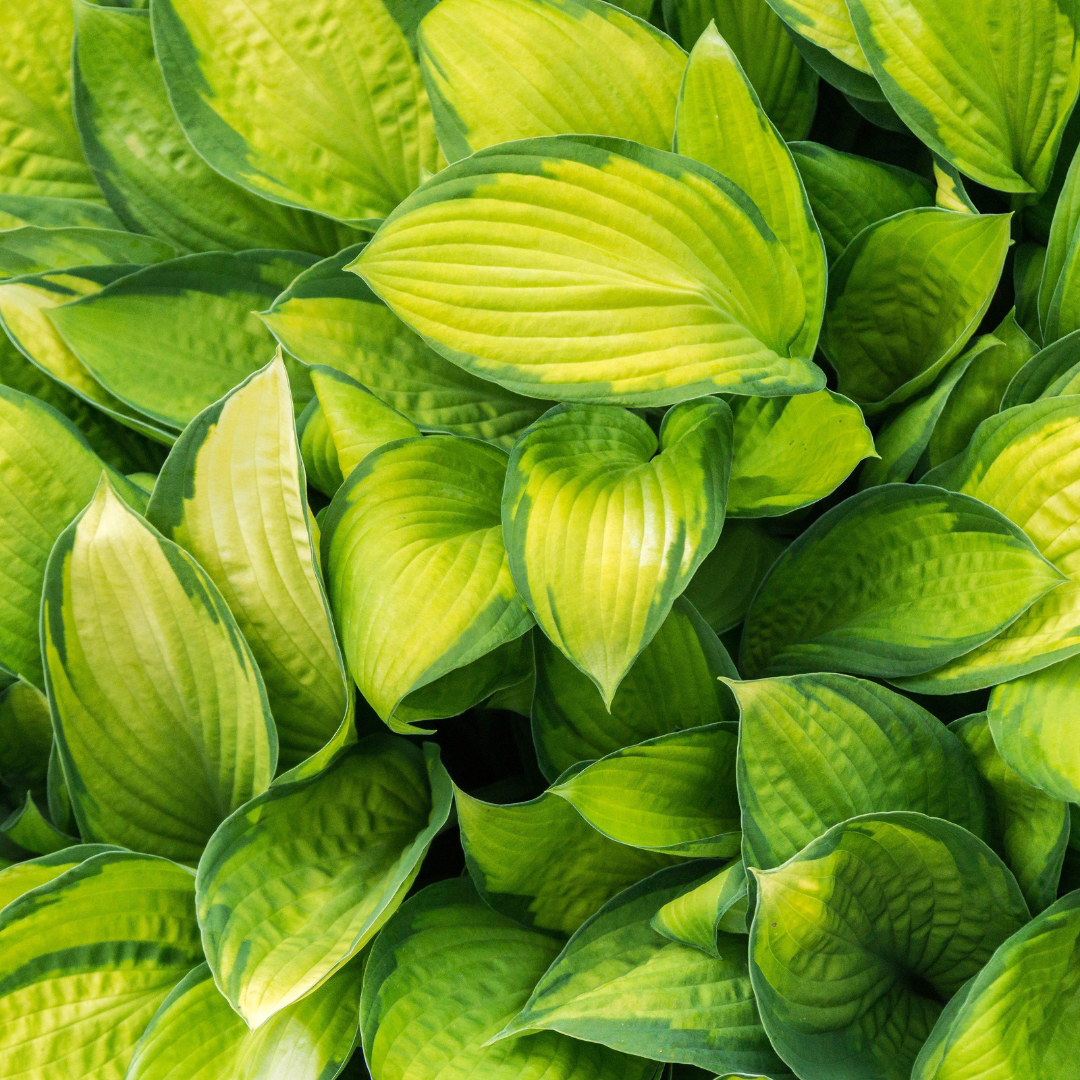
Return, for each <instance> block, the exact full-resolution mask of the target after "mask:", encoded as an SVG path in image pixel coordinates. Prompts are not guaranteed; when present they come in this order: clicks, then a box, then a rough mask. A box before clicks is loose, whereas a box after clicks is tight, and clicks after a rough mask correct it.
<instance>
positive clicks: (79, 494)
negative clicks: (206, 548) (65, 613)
mask: <svg viewBox="0 0 1080 1080" xmlns="http://www.w3.org/2000/svg"><path fill="white" fill-rule="evenodd" d="M105 468H106V466H105V463H104V462H103V461H102V460H101V459H100V458H99V457H98V456H97V454H95V453H94V452H93V450H91V449H90V447H89V445H88V444H87V442H86V440H85V439H84V438H83V437H82V436H81V435H80V434H79V432H78V430H77V429H76V428H75V427H74V425H73V424H71V423H70V422H69V421H68V420H66V419H65V418H64V417H62V416H61V415H60V414H59V413H58V412H56V411H55V410H54V409H52V408H50V407H49V406H48V405H46V404H44V403H43V402H40V401H38V400H37V399H36V398H32V397H28V396H27V395H26V394H20V393H19V392H18V391H16V390H9V389H8V388H7V387H6V386H0V469H2V472H3V481H4V482H3V485H2V486H0V550H2V551H3V552H4V553H5V558H4V559H3V562H2V564H0V664H3V665H4V666H5V667H6V668H7V669H8V670H9V671H11V672H13V673H15V674H19V675H22V676H23V677H24V678H25V679H26V680H27V681H28V682H31V683H33V684H34V685H35V686H38V687H44V685H45V684H44V682H43V679H44V675H43V673H42V668H41V642H40V637H39V628H38V615H39V612H40V607H41V588H42V584H43V582H44V580H45V564H46V562H47V561H48V558H49V552H50V550H51V549H52V546H53V543H54V542H55V540H56V538H57V537H58V536H59V535H60V533H61V532H63V530H64V529H65V528H67V526H68V525H69V524H70V522H71V520H72V518H74V517H75V515H76V514H77V513H78V512H79V511H80V510H81V509H82V508H83V507H84V506H85V505H86V504H87V503H88V502H89V501H90V498H91V496H92V495H93V494H94V489H95V488H96V487H97V484H98V481H99V480H100V479H101V472H102V469H105ZM109 472H110V476H111V478H112V480H113V482H114V483H115V484H116V486H117V488H118V489H119V490H120V491H121V492H122V493H123V495H124V497H125V498H126V499H129V500H131V501H132V502H133V503H134V504H135V505H136V506H138V507H140V508H141V507H143V506H145V504H146V499H145V496H144V495H142V494H141V493H140V492H139V491H138V489H137V488H135V486H134V485H133V484H131V483H129V482H128V481H127V480H125V479H124V478H123V477H122V476H120V475H119V473H115V472H112V470H109Z"/></svg>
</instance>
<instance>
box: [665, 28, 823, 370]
mask: <svg viewBox="0 0 1080 1080" xmlns="http://www.w3.org/2000/svg"><path fill="white" fill-rule="evenodd" d="M675 150H676V152H677V153H680V154H684V155H685V156H686V157H691V158H693V159H694V160H695V161H700V162H702V163H704V164H705V165H708V166H710V167H711V168H713V169H715V170H716V171H717V172H718V173H720V174H721V175H723V176H726V177H727V178H728V179H729V180H733V181H734V182H735V183H736V184H738V185H739V187H741V188H742V189H743V191H745V192H746V194H747V195H749V196H750V198H751V200H752V201H753V203H754V205H755V206H756V207H757V208H758V209H759V210H760V211H761V215H762V217H764V218H765V223H766V224H767V225H768V226H769V228H770V229H771V230H772V231H773V233H774V234H775V235H776V238H777V240H779V241H780V243H781V244H783V245H784V247H785V248H787V251H788V254H790V255H791V258H792V261H793V262H794V263H795V269H796V270H797V271H798V274H799V279H800V281H801V282H802V288H803V295H804V296H805V298H806V321H805V322H804V323H803V327H802V331H801V332H800V334H799V335H798V337H796V338H795V339H794V341H792V343H791V350H792V352H794V353H795V355H797V356H808V357H810V356H813V355H814V349H815V348H816V347H817V340H818V334H819V333H820V331H821V318H822V315H823V313H824V308H825V290H826V277H827V274H826V269H825V248H824V246H823V245H822V242H821V235H820V233H819V232H818V229H817V225H816V223H815V222H814V215H813V213H812V212H811V210H810V203H809V201H808V200H807V197H806V191H805V190H804V189H803V183H802V180H801V178H800V177H799V170H798V168H796V165H795V159H794V158H793V157H792V156H791V151H790V150H788V148H787V144H786V143H785V142H784V139H783V137H782V136H781V135H780V132H779V131H777V130H776V128H775V127H774V126H773V124H772V122H771V121H770V120H769V118H768V117H767V116H766V114H765V113H764V111H763V110H762V108H761V104H760V102H759V100H758V96H757V94H756V93H755V92H754V88H753V87H752V86H751V84H750V81H749V79H748V78H747V76H746V74H745V72H744V71H743V69H742V66H741V65H740V64H739V61H738V59H737V58H736V56H735V53H734V51H733V50H732V48H731V46H730V45H729V44H728V43H727V42H726V41H725V40H724V39H723V38H722V37H721V36H720V34H719V33H718V32H717V30H716V27H715V26H709V27H708V28H707V29H706V30H705V32H704V33H703V34H702V35H701V37H700V38H699V39H698V42H697V44H696V45H695V46H694V49H693V52H692V53H691V54H690V63H689V65H688V66H687V69H686V78H685V79H684V80H683V85H682V91H681V93H680V95H679V117H678V123H677V125H676V130H675Z"/></svg>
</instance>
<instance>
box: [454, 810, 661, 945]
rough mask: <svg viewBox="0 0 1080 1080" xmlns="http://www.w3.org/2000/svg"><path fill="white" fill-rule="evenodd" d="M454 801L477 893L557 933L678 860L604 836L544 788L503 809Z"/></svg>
mask: <svg viewBox="0 0 1080 1080" xmlns="http://www.w3.org/2000/svg"><path fill="white" fill-rule="evenodd" d="M455 802H456V805H457V814H458V824H459V825H460V826H461V844H462V847H464V849H465V862H466V865H467V866H468V868H469V874H470V875H471V877H472V879H473V883H474V884H475V885H476V888H477V891H478V892H479V893H480V895H481V896H482V897H483V898H484V900H485V901H486V902H487V903H488V904H490V905H491V906H492V907H493V908H494V909H495V910H496V911H499V912H502V914H504V915H507V916H509V917H510V918H512V919H516V920H517V921H518V922H520V923H521V924H522V925H524V926H530V927H535V928H536V929H537V930H543V931H545V932H546V933H549V934H553V935H555V936H560V935H570V934H572V933H573V932H574V931H575V930H576V929H577V928H578V927H579V926H580V925H581V924H582V923H583V922H584V921H585V920H586V919H587V918H588V917H589V916H590V915H592V914H593V913H594V912H595V911H596V910H597V909H598V908H599V907H600V906H601V905H602V904H604V903H606V902H607V901H608V900H610V899H611V898H612V897H613V896H614V895H615V894H616V893H618V892H620V891H621V890H622V889H625V888H626V887H627V886H628V885H632V884H634V882H636V881H640V880H641V879H642V878H646V877H648V876H649V875H650V874H652V873H654V872H655V871H657V870H659V869H660V868H661V867H664V866H669V865H670V864H671V863H672V862H675V861H676V859H675V857H674V856H671V855H665V854H662V853H660V852H654V851H647V850H644V849H639V848H633V847H628V846H627V845H625V844H620V843H617V842H616V841H614V840H610V839H608V837H606V836H604V834H603V833H601V832H599V831H598V830H596V829H594V828H593V827H592V826H591V825H590V824H589V823H588V822H587V821H586V820H585V819H584V818H583V817H582V816H581V815H580V814H579V813H578V812H577V811H576V810H575V809H574V808H573V806H571V804H570V803H569V802H567V801H566V800H565V799H563V798H560V797H559V795H558V794H556V793H555V792H554V791H552V790H550V789H549V790H548V791H546V792H544V794H543V795H541V796H540V797H539V798H536V799H532V800H530V801H529V802H522V803H507V804H499V803H488V802H481V801H480V800H479V799H474V798H473V797H472V796H470V795H466V794H465V792H463V791H461V790H460V789H456V790H455Z"/></svg>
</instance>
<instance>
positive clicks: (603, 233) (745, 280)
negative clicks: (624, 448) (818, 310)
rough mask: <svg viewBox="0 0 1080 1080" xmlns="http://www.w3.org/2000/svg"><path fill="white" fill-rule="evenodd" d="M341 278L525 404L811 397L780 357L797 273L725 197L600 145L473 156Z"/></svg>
mask: <svg viewBox="0 0 1080 1080" xmlns="http://www.w3.org/2000/svg"><path fill="white" fill-rule="evenodd" d="M350 268H351V269H354V270H355V271H356V272H357V273H359V274H360V275H361V276H362V277H363V278H364V280H365V281H366V282H367V283H368V285H369V286H371V288H372V289H373V291H374V292H376V293H377V294H378V295H379V296H380V297H382V299H383V300H385V301H386V303H387V304H389V306H390V307H391V308H392V309H393V310H394V311H395V312H396V313H397V314H398V315H399V316H401V318H402V319H404V321H405V322H406V323H408V324H409V325H410V326H411V327H412V328H413V329H414V330H416V331H417V332H419V333H420V334H422V335H423V336H424V337H425V338H427V340H428V341H429V342H430V343H431V344H432V345H433V346H434V347H435V348H436V349H437V350H438V351H439V352H441V353H442V354H443V355H444V356H446V357H447V358H449V359H450V360H452V361H454V363H456V364H459V365H460V366H462V367H464V368H465V369H466V370H467V371H470V372H472V373H474V374H477V375H480V376H481V377H484V378H488V379H491V380H493V381H495V382H498V383H500V384H501V385H502V386H505V387H507V388H509V389H511V390H514V391H516V392H519V393H523V394H527V395H530V396H537V397H548V396H550V397H556V398H561V399H563V400H585V401H608V402H615V403H619V404H635V405H663V404H671V403H672V402H676V401H682V400H685V399H686V398H692V397H697V396H699V395H701V394H708V393H715V392H717V391H729V392H733V393H742V394H764V395H785V394H792V393H807V392H810V391H813V390H818V389H821V387H822V386H823V385H824V377H823V375H822V373H821V371H820V369H818V368H817V367H816V366H815V365H814V364H813V363H811V362H810V360H809V358H806V357H801V356H800V355H799V354H798V353H794V355H793V354H792V352H790V351H789V349H790V345H791V343H792V342H793V341H794V340H796V339H797V338H798V336H799V335H800V334H801V333H802V332H803V328H804V326H805V324H806V322H807V320H808V319H809V318H811V316H810V315H808V304H807V301H806V299H805V297H804V296H803V291H802V287H801V285H800V283H799V278H798V272H797V270H796V268H795V265H794V263H793V262H792V259H791V256H790V255H789V254H788V253H787V249H786V248H784V247H783V245H782V244H780V243H779V242H778V241H777V240H776V238H775V236H774V235H773V234H772V232H771V230H770V229H769V228H768V226H767V225H765V223H764V221H763V219H762V218H761V217H760V215H759V213H758V212H757V211H756V209H755V208H754V206H753V204H752V203H750V202H749V201H748V199H747V198H746V196H745V195H744V193H743V192H742V191H741V189H738V188H736V187H734V186H733V185H732V184H731V182H730V181H728V180H725V179H724V178H723V177H721V176H720V175H719V174H718V173H715V172H713V170H711V169H709V168H708V167H707V166H704V165H700V164H697V163H695V162H691V161H690V160H689V159H687V158H681V157H673V156H670V155H668V154H665V153H663V152H662V151H659V150H653V149H650V148H647V147H641V146H635V145H633V144H630V143H625V142H621V141H619V140H616V139H607V138H600V137H586V136H580V137H577V138H570V137H564V136H553V137H548V138H543V139H527V140H524V141H522V142H516V143H507V144H504V145H501V146H494V147H489V148H488V149H486V150H481V151H479V152H478V153H476V154H474V155H472V156H471V157H469V158H466V159H465V160H463V161H460V162H457V163H456V164H454V165H452V166H450V167H449V168H448V169H444V170H443V171H442V172H441V173H439V174H438V175H437V176H436V177H434V178H433V179H432V180H431V181H429V182H428V183H426V184H425V185H424V187H423V189H422V190H421V191H418V192H416V193H415V194H414V195H412V196H410V198H409V199H407V200H406V201H405V202H404V203H403V204H402V205H401V206H400V207H399V208H398V209H397V210H396V211H395V212H394V213H393V214H392V215H391V216H390V217H389V218H388V219H387V220H386V222H384V224H383V226H382V228H381V229H380V230H379V232H378V233H377V234H376V235H375V237H374V239H373V240H372V241H371V243H369V244H368V246H367V247H366V248H365V249H364V251H363V252H362V254H361V255H360V257H359V258H358V259H357V260H356V262H355V263H353V264H352V265H351V267H350ZM598 320H599V321H598ZM598 330H599V331H600V332H598Z"/></svg>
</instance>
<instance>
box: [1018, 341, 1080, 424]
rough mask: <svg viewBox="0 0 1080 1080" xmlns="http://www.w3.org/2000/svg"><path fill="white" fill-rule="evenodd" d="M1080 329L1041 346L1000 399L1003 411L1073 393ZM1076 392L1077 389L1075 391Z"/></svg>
mask: <svg viewBox="0 0 1080 1080" xmlns="http://www.w3.org/2000/svg"><path fill="white" fill-rule="evenodd" d="M1077 346H1080V330H1074V331H1073V332H1072V333H1071V334H1067V335H1066V336H1065V337H1063V338H1058V340H1057V341H1054V342H1051V343H1050V344H1049V345H1047V346H1046V348H1045V349H1040V350H1039V351H1038V352H1037V353H1035V355H1034V356H1032V357H1031V358H1030V359H1029V360H1028V361H1027V363H1025V364H1024V366H1023V367H1022V368H1020V370H1019V371H1018V372H1017V373H1016V375H1015V376H1014V377H1013V379H1012V381H1011V382H1010V383H1009V385H1008V387H1007V388H1006V390H1005V393H1004V394H1003V395H1002V398H1001V411H1002V412H1004V411H1005V410H1006V409H1011V408H1013V407H1014V406H1016V405H1030V404H1031V403H1032V402H1033V401H1039V400H1040V399H1041V398H1048V397H1061V396H1063V394H1067V393H1069V392H1070V389H1069V386H1070V384H1071V383H1072V382H1073V381H1074V380H1075V379H1076V376H1077V371H1076V367H1077V364H1078V363H1080V351H1078V349H1077ZM1072 392H1075V389H1074V390H1073V391H1072Z"/></svg>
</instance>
